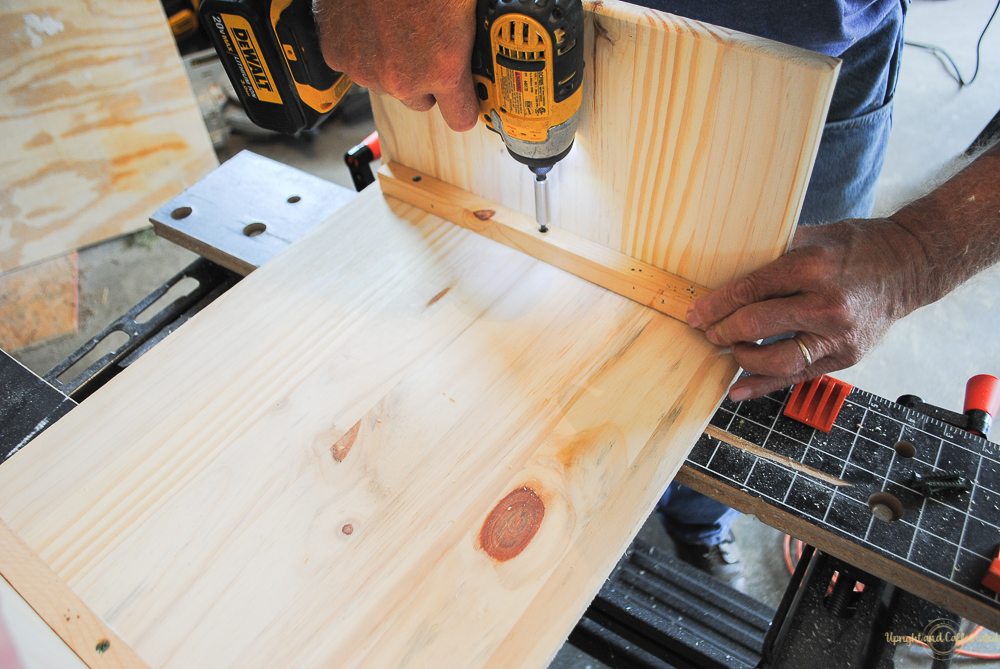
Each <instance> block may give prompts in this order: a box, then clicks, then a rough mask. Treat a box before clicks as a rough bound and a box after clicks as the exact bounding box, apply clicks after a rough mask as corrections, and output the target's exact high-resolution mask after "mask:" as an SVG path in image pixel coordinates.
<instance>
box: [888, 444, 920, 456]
mask: <svg viewBox="0 0 1000 669" xmlns="http://www.w3.org/2000/svg"><path fill="white" fill-rule="evenodd" d="M893 448H895V449H896V455H898V456H899V457H901V458H912V457H913V456H914V455H916V454H917V449H916V448H914V446H913V444H911V443H910V442H908V441H897V442H896V445H895V446H893Z"/></svg>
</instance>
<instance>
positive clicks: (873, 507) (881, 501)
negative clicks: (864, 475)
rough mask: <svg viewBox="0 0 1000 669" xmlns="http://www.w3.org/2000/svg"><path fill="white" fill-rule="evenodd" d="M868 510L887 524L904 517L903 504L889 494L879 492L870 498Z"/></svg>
mask: <svg viewBox="0 0 1000 669" xmlns="http://www.w3.org/2000/svg"><path fill="white" fill-rule="evenodd" d="M868 509H869V510H870V511H871V512H872V515H873V516H875V517H876V518H878V519H879V520H882V521H885V522H887V523H894V522H896V521H897V520H899V519H900V518H902V517H903V503H902V502H900V501H899V500H898V499H896V498H895V497H894V496H892V495H890V494H889V493H887V492H877V493H875V494H874V495H872V496H871V497H869V498H868Z"/></svg>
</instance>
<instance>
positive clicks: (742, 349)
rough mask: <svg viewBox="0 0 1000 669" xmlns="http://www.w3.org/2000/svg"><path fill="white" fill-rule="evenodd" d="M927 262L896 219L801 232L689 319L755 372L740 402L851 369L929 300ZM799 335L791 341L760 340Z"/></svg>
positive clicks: (739, 392) (739, 386) (733, 392)
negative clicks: (923, 280) (924, 289)
mask: <svg viewBox="0 0 1000 669" xmlns="http://www.w3.org/2000/svg"><path fill="white" fill-rule="evenodd" d="M925 265H926V259H925V258H924V257H923V252H922V250H921V246H920V244H919V242H918V241H917V238H916V237H914V236H913V235H912V234H911V233H910V232H909V231H907V229H905V228H904V227H902V226H900V225H898V224H897V223H896V222H894V221H892V220H888V219H872V220H848V221H841V222H840V223H833V224H830V225H820V226H815V227H807V228H799V230H798V231H797V232H796V235H795V239H794V241H793V242H792V249H791V250H790V251H789V253H788V254H787V255H784V256H782V257H781V258H778V259H777V260H775V261H774V262H772V263H771V264H769V265H767V266H766V267H763V268H761V269H760V270H758V271H756V272H753V273H752V274H750V275H748V276H746V277H743V278H742V279H737V280H736V281H733V282H732V283H729V284H727V285H726V286H723V287H722V288H720V289H719V290H717V291H715V292H714V293H712V294H710V295H706V296H705V297H702V298H699V299H697V300H695V301H694V302H692V303H691V306H690V308H689V309H688V314H687V319H688V323H690V324H691V325H693V326H694V327H698V328H702V329H705V330H706V336H707V337H708V339H709V341H711V342H712V343H714V344H718V345H720V346H732V347H733V354H734V355H735V357H736V360H737V362H739V363H740V365H741V366H742V367H743V368H744V369H746V370H747V371H749V372H752V373H753V374H754V376H749V377H747V378H745V379H742V380H740V381H738V382H736V383H735V384H734V385H733V387H732V388H731V389H730V393H729V394H730V397H731V398H732V399H733V400H734V401H742V400H745V399H749V398H752V397H760V396H761V395H766V394H767V393H769V392H772V391H774V390H777V389H779V388H784V387H786V386H789V385H791V384H793V383H798V382H800V381H805V380H807V379H811V378H813V377H816V376H820V375H821V374H828V373H830V372H833V371H835V370H838V369H843V368H845V367H849V366H851V365H853V364H854V363H856V362H858V360H860V359H861V357H862V356H863V355H864V354H865V353H866V352H867V351H868V350H869V349H870V348H871V347H872V346H874V345H875V344H876V343H877V342H878V341H879V340H880V339H881V338H882V337H883V336H884V335H885V333H886V331H887V330H888V329H889V326H890V325H892V323H893V322H894V321H895V320H896V319H898V318H901V317H903V316H905V315H906V314H908V313H910V312H911V311H913V310H914V309H916V308H917V307H919V306H921V304H922V303H923V301H924V300H923V299H922V297H923V296H922V295H920V291H919V286H918V285H916V284H917V283H918V277H920V276H921V275H922V267H923V266H925ZM790 332H794V333H796V337H797V338H798V340H799V341H800V342H802V344H803V345H804V346H805V347H806V348H807V349H808V351H809V354H810V356H811V357H812V361H813V364H812V365H810V366H807V365H806V358H805V355H804V354H803V352H802V351H801V350H800V349H799V346H798V344H796V343H795V342H794V341H792V340H791V339H785V340H781V341H777V342H774V343H771V344H767V345H758V344H755V343H753V342H755V341H757V340H758V339H764V338H767V337H772V336H775V335H781V334H786V333H790Z"/></svg>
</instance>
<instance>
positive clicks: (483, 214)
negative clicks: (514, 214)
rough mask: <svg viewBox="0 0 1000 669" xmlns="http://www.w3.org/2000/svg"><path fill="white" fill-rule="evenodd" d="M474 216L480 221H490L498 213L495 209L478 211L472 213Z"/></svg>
mask: <svg viewBox="0 0 1000 669" xmlns="http://www.w3.org/2000/svg"><path fill="white" fill-rule="evenodd" d="M472 215H473V216H475V217H476V218H478V219H479V220H480V221H488V220H490V219H491V218H493V217H494V216H496V215H497V212H496V211H495V210H493V209H477V210H476V211H474V212H472Z"/></svg>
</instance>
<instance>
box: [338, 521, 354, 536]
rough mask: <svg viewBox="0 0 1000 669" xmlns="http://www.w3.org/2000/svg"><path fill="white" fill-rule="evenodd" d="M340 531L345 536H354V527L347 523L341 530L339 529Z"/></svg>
mask: <svg viewBox="0 0 1000 669" xmlns="http://www.w3.org/2000/svg"><path fill="white" fill-rule="evenodd" d="M340 531H341V532H343V533H344V534H347V535H351V534H354V525H351V524H350V523H347V524H346V525H344V526H343V527H342V528H340Z"/></svg>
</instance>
